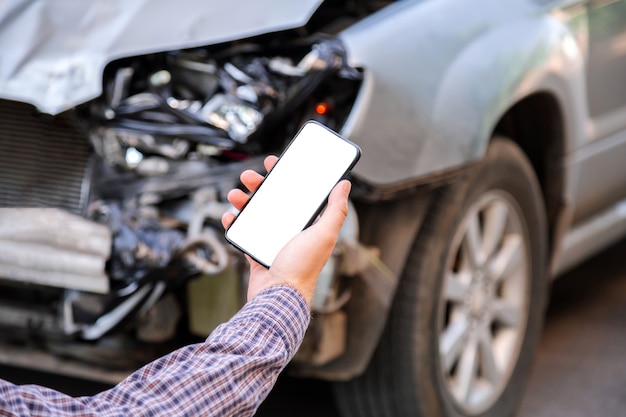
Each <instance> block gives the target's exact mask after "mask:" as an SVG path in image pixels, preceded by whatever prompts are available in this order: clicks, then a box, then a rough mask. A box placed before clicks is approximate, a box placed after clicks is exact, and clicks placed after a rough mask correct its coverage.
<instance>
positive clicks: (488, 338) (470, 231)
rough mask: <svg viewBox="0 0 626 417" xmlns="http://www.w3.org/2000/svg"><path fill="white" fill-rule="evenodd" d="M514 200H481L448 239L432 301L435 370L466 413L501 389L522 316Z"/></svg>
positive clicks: (524, 260)
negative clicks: (436, 349) (441, 274)
mask: <svg viewBox="0 0 626 417" xmlns="http://www.w3.org/2000/svg"><path fill="white" fill-rule="evenodd" d="M522 225H523V223H522V217H521V215H520V210H519V208H518V206H517V203H516V202H515V200H514V199H513V198H512V197H511V196H510V195H509V194H507V193H504V192H502V191H491V192H488V193H486V194H484V195H483V196H482V197H481V198H480V199H479V200H477V201H476V202H475V203H474V204H473V205H472V206H471V207H470V208H469V210H468V211H467V212H466V214H465V216H464V217H463V219H462V221H461V222H460V224H459V226H458V227H457V230H456V231H455V235H454V238H453V240H452V248H451V251H450V254H449V259H448V261H447V264H446V269H445V276H444V282H443V286H442V292H441V295H440V297H441V298H440V303H439V305H440V309H439V315H438V330H439V333H438V336H439V337H438V342H439V369H440V372H441V374H442V377H443V381H444V384H445V387H446V389H447V390H448V393H449V394H450V396H451V397H452V398H453V399H454V402H455V403H456V404H457V406H458V407H459V408H460V409H461V410H462V411H463V412H465V413H467V414H478V413H480V412H483V411H485V410H487V409H488V408H489V407H491V406H492V405H493V404H494V403H495V402H496V400H497V399H498V398H499V396H500V394H501V393H502V391H503V390H504V388H505V387H506V385H507V384H508V381H509V379H510V377H511V374H512V372H513V369H514V367H515V363H516V362H517V358H518V356H519V351H520V347H521V342H522V339H523V334H524V330H525V327H526V320H527V315H528V307H527V306H528V302H529V296H528V294H529V283H530V275H529V274H530V266H529V253H528V247H527V243H526V242H527V239H525V234H524V229H523V226H522Z"/></svg>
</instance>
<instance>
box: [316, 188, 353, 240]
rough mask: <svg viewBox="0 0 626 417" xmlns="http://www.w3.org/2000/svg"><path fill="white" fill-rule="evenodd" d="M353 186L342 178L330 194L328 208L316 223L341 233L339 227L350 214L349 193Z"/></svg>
mask: <svg viewBox="0 0 626 417" xmlns="http://www.w3.org/2000/svg"><path fill="white" fill-rule="evenodd" d="M351 188H352V184H351V183H350V181H348V180H342V181H340V182H339V183H338V184H337V185H335V188H333V190H332V191H331V193H330V195H329V196H328V205H327V206H326V210H324V213H323V214H322V217H321V218H320V219H319V220H318V221H317V223H316V224H320V227H323V228H324V229H326V230H328V231H329V232H332V233H334V234H335V233H336V234H339V229H341V226H342V225H343V222H344V221H345V220H346V216H347V215H348V195H349V194H350V189H351Z"/></svg>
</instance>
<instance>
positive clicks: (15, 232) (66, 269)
mask: <svg viewBox="0 0 626 417" xmlns="http://www.w3.org/2000/svg"><path fill="white" fill-rule="evenodd" d="M110 253H111V232H110V231H109V229H108V228H107V227H106V226H103V225H100V224H97V223H95V222H92V221H89V220H86V219H84V218H82V217H80V216H77V215H75V214H71V213H68V212H66V211H63V210H59V209H38V208H26V209H9V208H4V209H0V278H3V279H7V280H14V281H18V282H29V283H32V284H38V285H44V286H53V287H60V288H70V289H76V290H81V291H88V292H94V293H106V292H108V290H109V279H108V277H107V275H106V274H105V262H106V260H107V258H108V257H109V255H110Z"/></svg>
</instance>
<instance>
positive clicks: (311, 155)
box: [226, 122, 360, 267]
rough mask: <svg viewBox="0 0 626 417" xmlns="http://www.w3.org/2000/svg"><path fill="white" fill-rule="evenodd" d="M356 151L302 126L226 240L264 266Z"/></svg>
mask: <svg viewBox="0 0 626 417" xmlns="http://www.w3.org/2000/svg"><path fill="white" fill-rule="evenodd" d="M359 153H360V151H359V149H358V147H356V146H355V145H354V144H353V143H351V142H348V141H346V140H344V139H342V138H340V137H339V136H337V135H336V134H335V133H333V132H332V131H330V130H328V129H327V128H325V127H323V126H321V125H319V124H317V123H311V122H309V123H307V124H305V125H304V127H303V128H302V129H301V130H300V132H299V134H298V135H297V136H296V138H295V139H294V140H293V141H292V142H291V143H290V145H289V146H288V148H287V150H286V151H285V152H284V153H283V155H282V156H281V158H280V159H279V160H278V162H277V163H276V165H275V166H274V168H273V169H272V170H271V171H270V173H269V174H268V175H267V177H266V178H265V180H264V181H263V183H262V184H261V186H260V187H259V189H258V190H257V191H256V193H254V195H253V196H252V197H251V199H250V201H249V202H248V204H247V205H246V206H245V207H244V209H243V210H242V211H241V213H239V215H238V216H237V218H236V219H235V221H234V222H233V223H232V225H231V226H230V228H229V229H228V231H227V232H226V237H227V238H228V240H229V241H230V242H231V243H233V244H234V245H235V246H237V247H239V248H240V249H241V250H243V251H244V252H246V253H248V254H249V255H251V256H252V257H253V258H255V259H256V260H257V261H259V262H261V263H262V264H264V265H265V266H268V267H269V266H271V265H272V263H273V261H274V259H275V258H276V255H277V254H278V252H279V251H280V250H281V249H282V248H283V247H284V246H285V245H286V244H287V242H289V240H291V239H292V238H293V237H294V236H296V235H297V234H298V233H299V232H301V231H302V230H303V229H304V228H305V227H306V226H307V224H308V223H309V222H310V221H311V219H312V218H313V216H314V215H315V213H316V212H317V211H318V210H319V208H320V207H321V205H322V204H323V203H324V202H325V200H326V198H327V197H328V194H329V193H330V191H331V190H332V188H333V187H334V186H335V184H337V182H338V181H339V180H341V179H342V178H343V177H344V175H345V174H346V172H347V171H348V170H349V169H350V167H351V166H352V165H353V164H354V163H355V162H356V160H357V159H358V156H359Z"/></svg>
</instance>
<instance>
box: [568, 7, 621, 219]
mask: <svg viewBox="0 0 626 417" xmlns="http://www.w3.org/2000/svg"><path fill="white" fill-rule="evenodd" d="M587 8H588V28H589V30H588V43H587V44H588V51H587V54H588V59H587V68H586V69H587V75H586V81H587V83H586V84H587V85H586V89H587V105H588V110H589V116H590V119H589V123H588V124H587V127H588V129H587V132H586V133H587V135H586V136H587V142H586V143H585V144H584V145H583V146H582V147H581V148H580V149H578V150H577V151H575V152H574V154H573V155H572V156H571V160H570V162H572V163H579V164H580V167H581V171H580V174H581V175H580V181H579V184H578V193H577V195H578V199H577V200H578V201H577V204H576V209H575V212H574V221H575V222H580V221H582V220H584V219H586V218H588V217H589V216H591V215H593V214H595V213H597V212H600V211H602V210H603V209H606V208H607V207H610V206H611V205H613V204H615V203H617V202H618V201H620V200H623V199H624V198H625V197H626V173H625V168H624V161H626V0H589V1H588V3H587Z"/></svg>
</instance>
